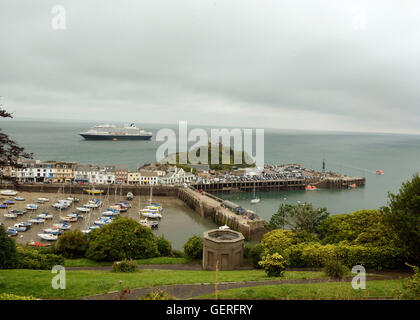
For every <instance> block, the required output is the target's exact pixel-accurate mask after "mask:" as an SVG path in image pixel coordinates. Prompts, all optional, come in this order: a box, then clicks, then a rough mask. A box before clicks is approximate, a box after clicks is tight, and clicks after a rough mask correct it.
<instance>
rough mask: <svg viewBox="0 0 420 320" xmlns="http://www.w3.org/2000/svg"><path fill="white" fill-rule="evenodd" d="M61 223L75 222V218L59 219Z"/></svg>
mask: <svg viewBox="0 0 420 320" xmlns="http://www.w3.org/2000/svg"><path fill="white" fill-rule="evenodd" d="M60 220H61V221H65V222H76V221H77V218H75V217H60Z"/></svg>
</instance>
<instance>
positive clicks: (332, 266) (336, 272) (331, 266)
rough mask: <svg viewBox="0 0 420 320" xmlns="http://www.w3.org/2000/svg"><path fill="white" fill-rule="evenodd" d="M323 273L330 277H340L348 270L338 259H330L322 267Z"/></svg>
mask: <svg viewBox="0 0 420 320" xmlns="http://www.w3.org/2000/svg"><path fill="white" fill-rule="evenodd" d="M324 272H325V274H326V275H327V276H328V277H330V278H331V279H342V278H343V277H344V276H345V275H346V274H348V273H349V272H350V270H349V268H347V267H346V266H344V265H342V264H341V263H340V261H338V260H331V261H330V262H328V263H327V264H326V265H325V267H324Z"/></svg>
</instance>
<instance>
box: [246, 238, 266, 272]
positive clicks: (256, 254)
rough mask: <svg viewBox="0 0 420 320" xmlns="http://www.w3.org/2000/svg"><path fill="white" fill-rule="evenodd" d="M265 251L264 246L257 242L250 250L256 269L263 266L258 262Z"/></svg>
mask: <svg viewBox="0 0 420 320" xmlns="http://www.w3.org/2000/svg"><path fill="white" fill-rule="evenodd" d="M263 252H264V247H263V246H262V245H261V244H257V245H255V246H253V247H252V248H251V250H250V251H249V257H250V259H251V262H252V266H253V267H254V268H256V269H261V266H260V265H259V264H258V262H260V261H261V259H262V254H263Z"/></svg>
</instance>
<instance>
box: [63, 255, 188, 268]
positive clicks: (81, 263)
mask: <svg viewBox="0 0 420 320" xmlns="http://www.w3.org/2000/svg"><path fill="white" fill-rule="evenodd" d="M192 262H194V261H191V260H188V259H186V258H175V257H157V258H149V259H140V260H137V263H138V264H174V263H192ZM64 266H66V267H96V266H112V262H108V261H103V262H98V261H94V260H90V259H86V258H81V259H64Z"/></svg>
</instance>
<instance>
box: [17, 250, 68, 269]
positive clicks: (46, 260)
mask: <svg viewBox="0 0 420 320" xmlns="http://www.w3.org/2000/svg"><path fill="white" fill-rule="evenodd" d="M17 251H18V253H19V256H20V259H21V260H20V265H19V268H22V269H37V270H51V269H52V267H53V266H56V265H64V258H63V256H61V255H57V254H53V253H47V252H48V251H43V250H42V249H39V248H32V247H30V246H27V245H26V246H18V247H17Z"/></svg>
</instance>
